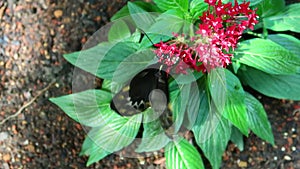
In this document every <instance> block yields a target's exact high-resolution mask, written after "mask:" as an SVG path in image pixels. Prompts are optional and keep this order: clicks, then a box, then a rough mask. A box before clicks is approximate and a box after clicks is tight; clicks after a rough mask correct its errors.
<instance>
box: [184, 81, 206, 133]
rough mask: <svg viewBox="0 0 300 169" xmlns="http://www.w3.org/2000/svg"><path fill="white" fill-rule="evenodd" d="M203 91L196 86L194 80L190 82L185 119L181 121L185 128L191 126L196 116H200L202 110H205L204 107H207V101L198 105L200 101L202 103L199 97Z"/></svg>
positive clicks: (190, 127)
mask: <svg viewBox="0 0 300 169" xmlns="http://www.w3.org/2000/svg"><path fill="white" fill-rule="evenodd" d="M204 92H205V91H203V90H202V89H200V88H199V87H198V84H197V83H196V82H194V83H192V84H191V91H190V97H189V100H188V105H187V111H186V119H185V121H184V123H183V124H184V125H185V127H186V128H187V129H192V128H193V126H194V124H195V122H196V120H197V117H198V116H201V117H203V116H202V113H203V110H206V109H205V107H207V103H206V104H205V105H202V107H200V103H202V104H203V101H202V100H201V99H202V95H203V93H204ZM200 111H202V112H200ZM207 112H208V111H207ZM207 112H205V113H207Z"/></svg>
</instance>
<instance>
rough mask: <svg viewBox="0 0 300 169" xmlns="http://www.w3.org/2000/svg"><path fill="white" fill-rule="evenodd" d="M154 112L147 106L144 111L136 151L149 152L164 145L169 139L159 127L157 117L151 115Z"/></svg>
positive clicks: (159, 123)
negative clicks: (141, 131)
mask: <svg viewBox="0 0 300 169" xmlns="http://www.w3.org/2000/svg"><path fill="white" fill-rule="evenodd" d="M153 114H155V112H154V111H153V110H152V109H151V108H149V109H147V110H146V112H144V119H143V120H144V124H143V129H144V131H143V137H142V141H141V144H140V145H139V146H138V148H137V149H136V152H150V151H156V150H160V149H161V148H163V147H165V146H166V145H167V144H168V143H169V142H170V141H171V140H170V139H169V137H167V135H166V134H165V132H164V129H163V128H162V127H161V122H160V120H159V119H157V118H158V117H154V119H153V117H151V115H153Z"/></svg>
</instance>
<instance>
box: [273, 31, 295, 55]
mask: <svg viewBox="0 0 300 169" xmlns="http://www.w3.org/2000/svg"><path fill="white" fill-rule="evenodd" d="M268 39H270V40H271V41H273V42H275V43H277V44H279V45H281V46H283V47H284V48H286V49H287V50H288V51H290V52H292V53H293V54H294V55H295V56H297V57H299V58H300V40H299V39H297V38H295V37H294V36H291V35H287V34H273V35H269V36H268Z"/></svg>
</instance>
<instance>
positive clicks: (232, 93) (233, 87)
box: [222, 69, 249, 136]
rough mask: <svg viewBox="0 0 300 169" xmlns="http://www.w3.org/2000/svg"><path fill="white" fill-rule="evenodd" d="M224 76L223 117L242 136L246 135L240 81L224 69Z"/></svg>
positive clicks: (243, 93)
mask: <svg viewBox="0 0 300 169" xmlns="http://www.w3.org/2000/svg"><path fill="white" fill-rule="evenodd" d="M225 75H226V101H225V102H226V105H225V111H224V112H223V114H222V115H223V116H224V117H225V118H227V119H228V120H229V121H230V122H231V123H232V124H233V125H235V126H236V127H237V128H238V129H239V130H240V131H241V132H242V133H243V134H244V135H246V136H247V135H248V132H249V131H248V125H247V114H246V106H245V92H244V90H243V87H242V85H241V83H240V80H239V79H238V78H237V77H236V76H235V75H234V74H232V73H231V72H230V71H229V70H227V69H225Z"/></svg>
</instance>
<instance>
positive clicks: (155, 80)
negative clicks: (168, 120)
mask: <svg viewBox="0 0 300 169" xmlns="http://www.w3.org/2000/svg"><path fill="white" fill-rule="evenodd" d="M168 94H169V92H168V75H167V73H166V72H165V71H163V70H161V69H160V68H158V64H155V65H151V66H149V67H148V68H146V69H144V70H142V71H141V72H139V73H138V74H136V75H135V76H134V77H133V78H132V79H131V80H130V81H129V82H127V83H126V85H125V86H124V87H123V88H122V89H121V90H120V91H119V92H118V93H117V94H116V95H115V96H114V97H113V99H112V101H111V103H110V106H111V109H113V110H114V111H115V112H117V113H118V114H120V115H122V116H132V115H135V114H138V113H141V112H143V111H144V110H146V109H147V108H149V107H152V108H153V109H154V110H155V111H163V109H166V108H167V105H168V102H169V96H168Z"/></svg>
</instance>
